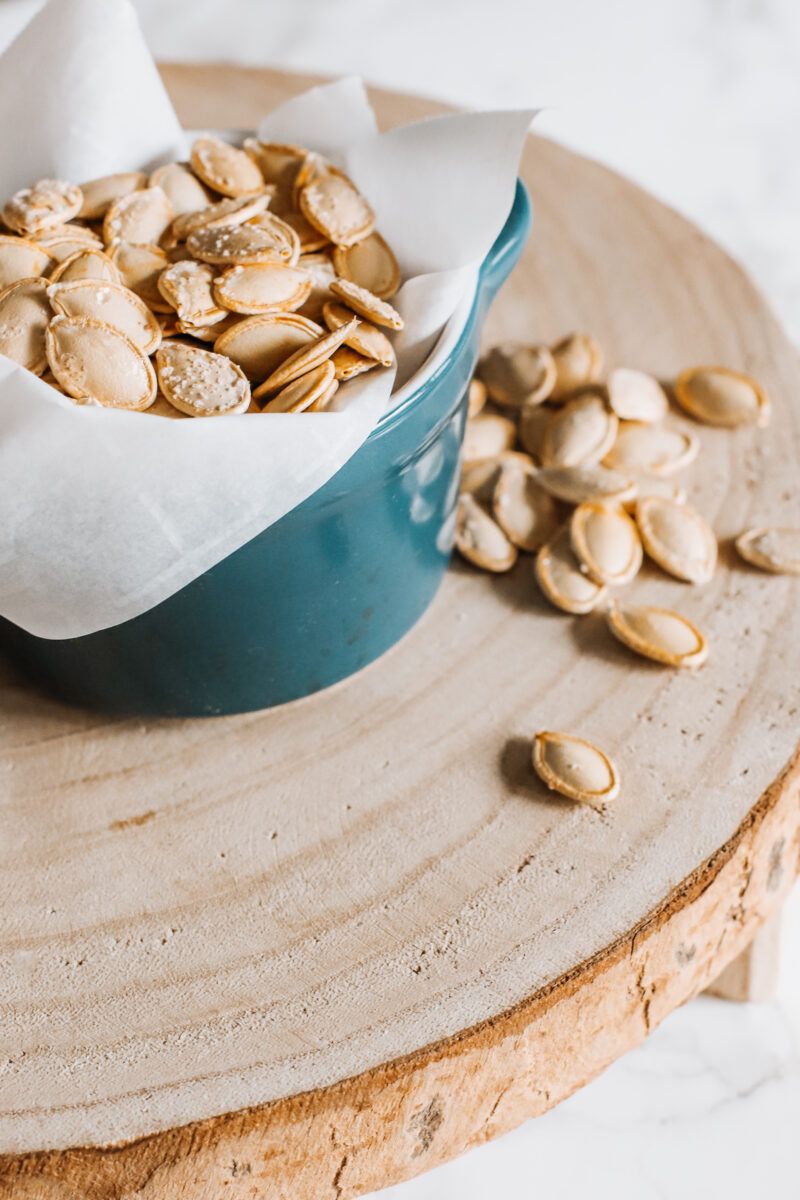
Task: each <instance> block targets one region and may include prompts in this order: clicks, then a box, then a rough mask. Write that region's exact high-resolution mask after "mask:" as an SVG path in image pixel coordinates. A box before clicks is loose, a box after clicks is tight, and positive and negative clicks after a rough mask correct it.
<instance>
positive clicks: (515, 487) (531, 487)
mask: <svg viewBox="0 0 800 1200" xmlns="http://www.w3.org/2000/svg"><path fill="white" fill-rule="evenodd" d="M493 509H494V516H495V520H496V521H497V524H498V525H499V526H500V528H501V529H502V530H503V532H504V533H505V534H506V536H507V537H508V538H510V540H511V541H512V542H513V543H514V545H515V546H517V547H519V549H520V550H526V551H528V553H530V554H533V553H535V551H537V550H538V549H539V548H540V547H541V546H543V545H544V544H545V542H547V541H549V539H550V538H551V537H552V536H553V534H554V533H555V531H556V527H557V525H558V509H557V507H556V502H555V500H554V499H553V497H552V496H550V495H549V494H548V493H547V492H545V491H543V490H542V489H541V488H540V487H539V485H538V483H537V482H536V468H535V467H534V466H533V465H532V464H531V465H529V464H527V463H526V462H525V460H524V459H522V458H518V457H516V456H513V455H508V456H507V457H506V458H505V459H504V460H503V462H502V466H501V470H500V477H499V479H498V480H497V485H496V487H495V490H494V503H493Z"/></svg>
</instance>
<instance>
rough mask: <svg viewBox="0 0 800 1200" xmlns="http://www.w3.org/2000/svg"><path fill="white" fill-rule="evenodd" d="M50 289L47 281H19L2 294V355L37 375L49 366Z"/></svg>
mask: <svg viewBox="0 0 800 1200" xmlns="http://www.w3.org/2000/svg"><path fill="white" fill-rule="evenodd" d="M48 287H49V283H48V280H46V279H20V280H18V281H17V282H16V283H12V284H11V285H10V286H9V287H7V288H6V289H5V291H3V292H0V354H5V356H6V358H10V359H12V360H13V361H14V362H15V363H19V365H20V366H21V367H25V368H26V369H27V370H28V371H32V372H33V374H34V375H41V374H42V372H43V371H44V369H45V367H46V366H47V351H46V347H45V334H46V331H47V324H48V321H49V320H50V317H51V315H52V314H51V309H50V301H49V300H48V297H47V291H48Z"/></svg>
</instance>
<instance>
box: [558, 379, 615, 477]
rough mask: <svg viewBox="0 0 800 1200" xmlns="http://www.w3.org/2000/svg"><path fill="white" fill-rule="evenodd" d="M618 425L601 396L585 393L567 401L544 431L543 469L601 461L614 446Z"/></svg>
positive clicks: (578, 465)
mask: <svg viewBox="0 0 800 1200" xmlns="http://www.w3.org/2000/svg"><path fill="white" fill-rule="evenodd" d="M617 425H618V421H617V418H616V416H615V415H614V413H612V412H611V411H610V410H609V409H608V407H607V405H606V403H605V400H604V399H603V397H602V396H601V395H599V394H585V395H582V396H578V397H576V398H575V399H574V400H570V401H569V402H568V403H567V404H565V405H564V406H563V408H561V409H560V411H559V412H557V413H555V414H554V415H553V416H552V417H551V419H550V421H549V422H548V424H547V427H546V428H545V431H544V437H543V440H542V466H544V467H580V466H584V465H591V464H593V463H598V462H600V460H601V458H603V456H604V455H605V454H606V453H607V452H608V451H609V450H610V449H611V447H612V446H613V444H614V439H615V438H616V436H617Z"/></svg>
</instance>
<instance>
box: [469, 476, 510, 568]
mask: <svg viewBox="0 0 800 1200" xmlns="http://www.w3.org/2000/svg"><path fill="white" fill-rule="evenodd" d="M455 545H456V549H457V550H458V552H459V554H461V555H463V557H464V558H466V559H467V560H468V561H469V562H471V563H473V564H474V565H475V566H476V567H481V568H482V569H483V570H484V571H493V572H495V573H501V572H503V571H509V570H510V569H511V568H512V567H513V565H514V563H515V562H516V561H517V548H516V546H515V545H514V544H513V542H511V541H510V540H509V538H508V537H506V535H505V533H504V532H503V530H502V529H501V528H500V526H499V525H497V524H496V523H495V522H494V521H493V520H492V518H491V517H490V516H489V514H488V513H487V512H486V511H485V510H484V509H483V508H481V506H480V504H478V502H477V500H476V499H475V497H474V496H471V495H469V493H468V492H464V493H462V495H460V496H459V498H458V509H457V511H456V535H455Z"/></svg>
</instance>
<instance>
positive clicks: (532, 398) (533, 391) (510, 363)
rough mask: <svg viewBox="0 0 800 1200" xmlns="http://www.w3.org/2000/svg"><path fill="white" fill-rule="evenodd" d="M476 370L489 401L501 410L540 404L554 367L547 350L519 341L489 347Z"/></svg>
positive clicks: (550, 385)
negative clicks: (501, 408) (484, 386)
mask: <svg viewBox="0 0 800 1200" xmlns="http://www.w3.org/2000/svg"><path fill="white" fill-rule="evenodd" d="M478 370H479V374H480V378H481V379H482V380H483V382H484V383H485V385H486V389H487V391H488V393H489V395H490V396H491V398H492V400H494V402H495V404H500V405H502V406H503V407H504V408H516V409H519V408H521V407H522V406H523V405H526V406H530V405H538V404H541V403H542V402H543V401H544V400H546V399H547V398H548V397H549V395H550V393H551V392H552V390H553V385H554V383H555V381H556V365H555V362H554V361H553V356H552V354H551V353H550V351H549V350H548V349H547V347H546V346H528V345H526V344H525V343H523V342H504V343H502V344H501V345H499V346H493V347H492V349H491V350H490V351H489V353H488V354H487V355H486V356H485V358H483V360H482V361H481V363H480V364H479V367H478Z"/></svg>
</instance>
